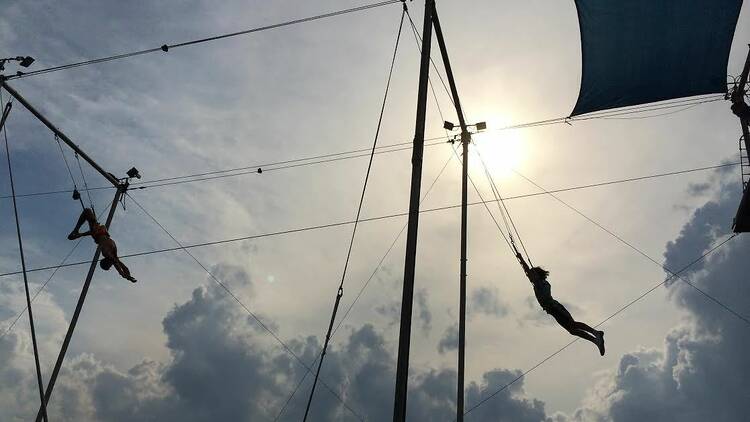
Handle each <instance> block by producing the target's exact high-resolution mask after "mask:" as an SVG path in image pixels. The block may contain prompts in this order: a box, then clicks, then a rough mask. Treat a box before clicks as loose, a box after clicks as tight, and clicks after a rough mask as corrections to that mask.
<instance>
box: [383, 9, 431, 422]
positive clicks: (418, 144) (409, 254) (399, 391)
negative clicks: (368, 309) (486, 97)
mask: <svg viewBox="0 0 750 422" xmlns="http://www.w3.org/2000/svg"><path fill="white" fill-rule="evenodd" d="M434 8H435V1H434V0H426V1H425V8H424V23H423V27H422V59H421V63H420V67H419V91H418V93H417V118H416V125H415V128H414V147H413V152H412V157H411V195H410V198H409V223H408V227H407V232H406V256H405V262H404V287H403V293H402V297H401V325H400V328H399V337H398V362H397V365H396V389H395V397H394V402H393V420H394V422H405V421H406V395H407V388H408V379H409V347H410V344H411V316H412V307H413V302H414V271H415V266H416V260H417V235H418V232H419V199H420V191H421V187H422V186H421V185H422V154H423V152H424V131H425V117H426V114H427V89H428V83H429V76H430V47H431V45H432V13H433V11H434Z"/></svg>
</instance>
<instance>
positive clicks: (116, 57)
mask: <svg viewBox="0 0 750 422" xmlns="http://www.w3.org/2000/svg"><path fill="white" fill-rule="evenodd" d="M401 1H402V0H387V1H381V2H377V3H371V4H366V5H363V6H358V7H352V8H349V9H343V10H338V11H335V12H329V13H324V14H320V15H315V16H310V17H306V18H301V19H294V20H290V21H286V22H281V23H276V24H272V25H266V26H260V27H256V28H251V29H246V30H243V31H237V32H231V33H228V34H222V35H215V36H212V37H207V38H200V39H196V40H192V41H185V42H181V43H176V44H171V45H169V44H164V45H162V46H161V47H155V48H148V49H145V50H138V51H132V52H129V53H124V54H117V55H113V56H107V57H101V58H98V59H93V60H85V61H81V62H76V63H70V64H65V65H61V66H54V67H49V68H46V69H40V70H35V71H31V72H26V73H19V74H16V75H10V76H7V77H6V79H7V80H12V79H21V78H28V77H30V76H36V75H43V74H46V73H52V72H57V71H60V70H66V69H72V68H75V67H81V66H88V65H92V64H97V63H104V62H109V61H113V60H120V59H126V58H129V57H135V56H140V55H144V54H149V53H155V52H158V51H163V52H165V53H166V52H168V51H169V50H171V49H175V48H178V47H186V46H189V45H195V44H202V43H205V42H209V41H216V40H221V39H224V38H231V37H236V36H239V35H246V34H251V33H254V32H261V31H266V30H269V29H276V28H281V27H284V26H290V25H296V24H300V23H306V22H311V21H315V20H319V19H325V18H330V17H334V16H340V15H344V14H347V13H354V12H360V11H364V10H368V9H374V8H377V7H381V6H387V5H389V4H394V3H401Z"/></svg>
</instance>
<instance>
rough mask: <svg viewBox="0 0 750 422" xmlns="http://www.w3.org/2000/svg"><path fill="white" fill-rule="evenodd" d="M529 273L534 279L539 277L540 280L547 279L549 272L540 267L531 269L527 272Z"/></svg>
mask: <svg viewBox="0 0 750 422" xmlns="http://www.w3.org/2000/svg"><path fill="white" fill-rule="evenodd" d="M529 272H530V273H532V274H533V275H535V276H536V277H539V278H541V279H545V280H546V279H547V276H548V275H549V271H547V270H545V269H544V268H542V267H533V268H532V269H530V270H529Z"/></svg>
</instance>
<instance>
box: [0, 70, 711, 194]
mask: <svg viewBox="0 0 750 422" xmlns="http://www.w3.org/2000/svg"><path fill="white" fill-rule="evenodd" d="M433 66H434V63H433ZM438 74H439V73H438ZM722 98H723V97H721V98H715V99H711V100H700V99H696V98H689V99H681V100H678V102H677V103H675V104H673V105H669V102H668V101H667V102H665V103H667V104H668V105H667V106H666V107H667V108H669V107H672V108H674V107H683V106H684V104H685V103H691V104H692V105H696V106H697V105H700V104H704V103H709V102H714V101H718V100H720V99H722ZM696 100H698V101H697V102H696ZM654 106H657V108H654V110H656V109H660V108H661V107H665V106H662V103H658V104H656V105H652V106H651V107H654ZM647 111H649V109H647V108H644V109H643V110H638V111H631V110H627V109H626V110H624V111H620V110H619V109H618V110H616V111H614V112H609V113H610V114H608V115H602V116H601V117H600V116H598V115H595V116H590V117H587V118H572V119H570V118H566V117H559V118H556V119H548V120H541V121H538V122H531V123H523V124H518V125H512V126H505V127H502V128H497V129H489V130H488V132H499V131H506V130H513V129H520V128H530V127H537V126H546V125H552V124H561V123H569V122H571V121H579V120H592V119H605V118H607V116H609V115H611V116H619V115H625V113H627V114H632V113H633V112H637V113H642V112H647ZM441 114H442V113H441ZM587 116H588V115H587ZM443 139H447V137H446V136H438V137H433V138H428V139H425V141H435V142H427V143H425V147H428V146H435V145H440V144H442V142H441V141H440V140H443ZM411 143H412V142H411V141H406V142H399V143H395V144H389V145H383V146H379V147H378V150H379V151H378V152H377V154H384V153H391V152H399V151H410V150H411V146H407V145H411ZM402 146H403V148H400V147H402ZM380 149H383V151H380ZM369 150H370V149H369V148H365V149H357V150H351V151H344V152H335V153H329V154H322V155H317V156H309V157H303V158H295V159H290V160H283V161H278V162H273V163H266V164H256V165H251V166H243V167H235V168H229V169H222V170H213V171H209V172H199V173H194V174H187V175H182V176H171V177H166V178H160V179H154V180H150V181H142V182H134V183H132V184H131V190H133V189H149V188H155V187H163V186H172V185H179V184H185V183H194V182H201V181H206V180H215V179H223V178H229V177H236V176H243V175H248V174H262V173H265V172H270V171H277V170H284V169H291V168H298V167H306V166H311V165H317V164H328V163H332V162H337V161H343V160H349V159H355V158H362V157H368V156H369V152H368V151H369ZM362 152H368V153H366V154H359V153H362ZM312 160H316V161H312ZM308 161H309V162H308ZM285 164H288V165H285ZM267 167H271V168H267ZM228 173H229V174H228ZM203 176H206V177H203ZM101 189H113V187H112V186H95V187H91V188H90V190H101ZM71 192H72V191H70V190H67V189H62V190H54V191H46V192H33V193H21V194H17V195H16V197H17V198H26V197H37V196H47V195H55V194H65V193H71ZM0 199H10V196H9V195H4V196H0Z"/></svg>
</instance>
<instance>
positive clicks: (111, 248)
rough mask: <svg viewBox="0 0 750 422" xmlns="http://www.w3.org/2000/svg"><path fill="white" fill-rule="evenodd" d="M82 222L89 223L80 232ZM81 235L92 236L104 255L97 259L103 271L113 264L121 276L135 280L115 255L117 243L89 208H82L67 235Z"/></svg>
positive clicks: (70, 236) (70, 238)
mask: <svg viewBox="0 0 750 422" xmlns="http://www.w3.org/2000/svg"><path fill="white" fill-rule="evenodd" d="M84 223H88V224H89V231H87V232H83V233H81V232H79V230H80V229H81V226H83V224H84ZM83 236H91V237H93V238H94V242H96V244H97V245H99V247H100V248H101V252H102V256H104V258H103V259H102V260H101V261H99V266H100V267H101V268H102V269H103V270H104V271H109V269H110V268H111V267H112V266H114V267H115V269H116V270H117V272H118V273H120V275H121V276H122V278H124V279H126V280H130V282H132V283H135V282H136V281H137V280H136V279H135V278H133V276H131V275H130V270H129V269H128V267H126V266H125V264H123V263H122V261H120V258H118V257H117V245H116V244H115V241H114V240H112V238H110V237H109V232H108V231H107V228H106V227H105V226H104V225H102V224H99V222H98V221H97V219H96V214H94V211H93V210H92V209H91V208H84V209H83V211H82V212H81V216H80V217H78V222H77V223H76V227H75V228H74V229H73V231H72V232H70V234H69V235H68V240H75V239H78V238H79V237H83Z"/></svg>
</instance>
